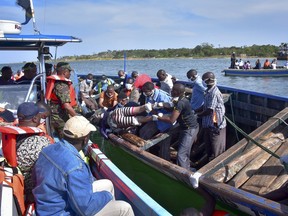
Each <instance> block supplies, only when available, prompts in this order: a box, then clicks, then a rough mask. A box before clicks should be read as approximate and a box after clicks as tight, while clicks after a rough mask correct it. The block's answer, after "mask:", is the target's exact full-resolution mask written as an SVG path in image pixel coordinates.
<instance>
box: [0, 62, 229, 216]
mask: <svg viewBox="0 0 288 216" xmlns="http://www.w3.org/2000/svg"><path fill="white" fill-rule="evenodd" d="M72 70H73V69H72V68H71V66H70V64H69V63H67V62H59V63H58V64H57V65H55V67H54V70H53V65H51V64H49V65H48V64H47V69H46V73H47V86H46V89H47V91H46V94H45V99H46V101H47V104H46V103H44V104H43V103H42V102H41V103H37V104H34V103H33V102H25V103H23V104H21V105H20V106H19V107H18V111H17V115H18V122H17V124H16V125H18V126H19V127H23V126H32V127H41V125H42V127H41V129H43V124H40V121H41V119H45V118H47V117H49V118H50V123H51V126H52V129H53V132H54V134H55V135H57V136H58V137H59V138H60V141H59V142H56V143H54V140H53V138H52V137H49V135H48V134H47V133H46V132H45V131H44V132H43V134H40V135H39V134H37V135H31V134H29V135H25V136H22V137H19V138H18V140H17V160H18V164H19V168H20V170H21V171H22V173H23V175H24V178H25V185H27V187H26V188H25V190H26V194H27V196H26V203H27V204H29V203H33V202H35V203H36V206H37V209H36V210H37V213H38V214H48V213H49V214H50V213H51V214H52V213H53V214H61V213H64V212H66V213H70V214H76V215H95V214H96V215H119V212H124V213H123V215H133V210H132V208H131V206H130V205H129V204H128V203H126V202H124V201H115V198H114V189H113V185H112V184H111V182H109V181H108V180H107V181H103V182H102V183H101V182H100V181H95V182H94V181H93V177H92V175H91V172H90V170H89V166H88V165H87V164H86V163H85V162H84V160H83V159H82V157H81V156H80V154H79V152H80V151H81V150H82V149H84V148H85V147H86V145H87V143H88V139H89V136H90V134H91V132H93V131H96V128H95V126H94V125H96V126H98V127H99V128H101V130H103V131H104V132H103V133H108V132H111V131H112V132H115V133H118V132H119V131H123V130H125V131H128V132H131V133H135V134H137V135H138V136H139V137H141V138H142V139H151V138H153V137H154V136H155V135H157V134H158V133H163V132H168V131H169V130H173V128H174V127H176V126H179V128H180V133H179V139H178V141H179V142H178V147H177V149H178V154H177V161H176V162H177V164H178V165H179V166H181V167H183V168H185V169H188V170H190V169H191V166H190V153H191V148H192V146H193V144H194V143H195V142H196V140H197V137H198V133H199V131H200V130H201V131H203V133H204V137H205V140H204V142H205V145H206V153H207V155H208V158H209V161H210V160H213V159H214V158H215V157H217V156H218V155H220V154H221V153H223V152H224V151H225V149H226V120H225V118H224V115H225V107H224V102H223V98H222V95H221V92H220V91H219V89H218V87H217V80H216V77H215V75H214V73H213V72H206V73H204V74H203V75H202V76H200V75H199V74H198V73H197V71H196V70H194V69H191V70H189V71H188V72H187V74H186V75H187V78H188V81H189V86H188V87H187V86H185V85H184V84H181V83H180V82H177V80H176V78H175V77H173V76H172V75H170V74H169V73H167V72H166V71H165V70H163V69H161V70H159V71H158V72H157V73H156V76H157V77H158V80H159V82H158V83H157V84H155V83H153V82H152V79H151V77H149V76H148V75H147V74H139V73H138V72H137V71H133V72H132V73H131V74H127V73H126V72H125V71H122V70H120V71H118V77H119V78H120V80H121V83H116V82H115V81H114V80H112V79H110V78H108V77H106V76H105V75H103V76H102V77H101V80H100V81H99V82H98V83H94V82H93V75H92V74H91V73H90V74H87V76H86V78H85V79H83V80H82V81H81V82H80V84H79V87H80V88H79V89H80V92H79V95H76V92H75V89H74V87H73V83H72V81H71V80H70V76H71V71H72ZM1 71H2V77H1V78H2V79H0V84H2V82H3V83H4V84H3V85H6V84H14V83H15V82H17V83H30V82H31V81H32V80H33V79H34V77H35V76H36V74H37V67H36V65H35V64H34V63H27V64H25V65H24V67H23V75H22V77H20V76H21V73H20V72H19V74H18V73H17V76H18V78H17V79H18V80H13V79H12V70H11V68H10V67H8V66H7V67H3V68H2V70H1ZM19 77H20V78H19ZM8 78H9V79H8ZM187 92H189V93H192V97H191V99H190V98H187ZM95 94H98V95H99V98H97V97H95ZM78 99H79V100H80V103H79V102H78ZM0 111H1V110H0ZM13 120H14V119H13ZM169 147H170V146H169V145H168V146H167V145H161V146H159V148H160V151H159V152H163V154H161V155H159V156H161V157H163V158H164V159H167V160H169V159H170V155H169ZM161 148H163V149H161ZM27 149H29V151H27ZM27 157H29V162H27V161H26V159H27ZM48 164H49V165H48ZM67 165H69V166H67ZM32 170H34V171H35V173H37V175H35V176H33V175H31V173H33V172H32ZM32 179H33V180H34V181H32ZM76 182H77V186H76ZM64 185H67V186H64ZM43 191H45V193H49V194H50V195H51V196H53V200H54V201H53V202H51V200H48V198H47V196H45V195H44V194H45V193H43Z"/></svg>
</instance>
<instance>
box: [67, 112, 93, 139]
mask: <svg viewBox="0 0 288 216" xmlns="http://www.w3.org/2000/svg"><path fill="white" fill-rule="evenodd" d="M96 130H97V129H96V127H95V126H94V125H92V124H91V123H90V122H89V121H88V120H87V119H86V118H85V117H83V116H73V117H72V118H70V119H69V120H68V121H67V122H66V123H65V125H64V128H63V133H64V135H65V136H67V137H69V138H81V137H84V136H87V135H88V134H89V133H90V132H91V131H96Z"/></svg>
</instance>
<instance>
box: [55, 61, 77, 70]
mask: <svg viewBox="0 0 288 216" xmlns="http://www.w3.org/2000/svg"><path fill="white" fill-rule="evenodd" d="M59 68H63V69H68V70H69V71H73V69H72V68H71V66H70V64H69V63H68V62H58V64H57V65H56V69H59Z"/></svg>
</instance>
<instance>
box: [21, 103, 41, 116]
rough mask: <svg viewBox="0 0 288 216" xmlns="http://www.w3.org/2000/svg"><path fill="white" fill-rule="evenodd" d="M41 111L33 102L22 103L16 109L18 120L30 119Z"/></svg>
mask: <svg viewBox="0 0 288 216" xmlns="http://www.w3.org/2000/svg"><path fill="white" fill-rule="evenodd" d="M43 111H44V110H43V109H42V108H39V107H38V106H37V105H36V104H35V103H33V102H24V103H22V104H20V105H19V107H18V109H17V116H18V119H19V120H25V119H32V118H33V117H34V116H36V115H37V114H38V113H40V112H43Z"/></svg>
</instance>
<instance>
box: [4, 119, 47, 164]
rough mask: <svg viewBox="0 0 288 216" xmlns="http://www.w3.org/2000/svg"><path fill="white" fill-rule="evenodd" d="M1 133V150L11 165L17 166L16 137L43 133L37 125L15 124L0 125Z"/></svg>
mask: <svg viewBox="0 0 288 216" xmlns="http://www.w3.org/2000/svg"><path fill="white" fill-rule="evenodd" d="M0 133H2V152H3V155H4V157H5V159H6V160H7V162H8V163H9V164H10V166H12V167H16V166H17V159H16V138H17V135H21V134H39V135H44V133H43V131H42V130H41V129H40V128H38V127H17V126H11V125H7V126H1V127H0Z"/></svg>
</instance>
